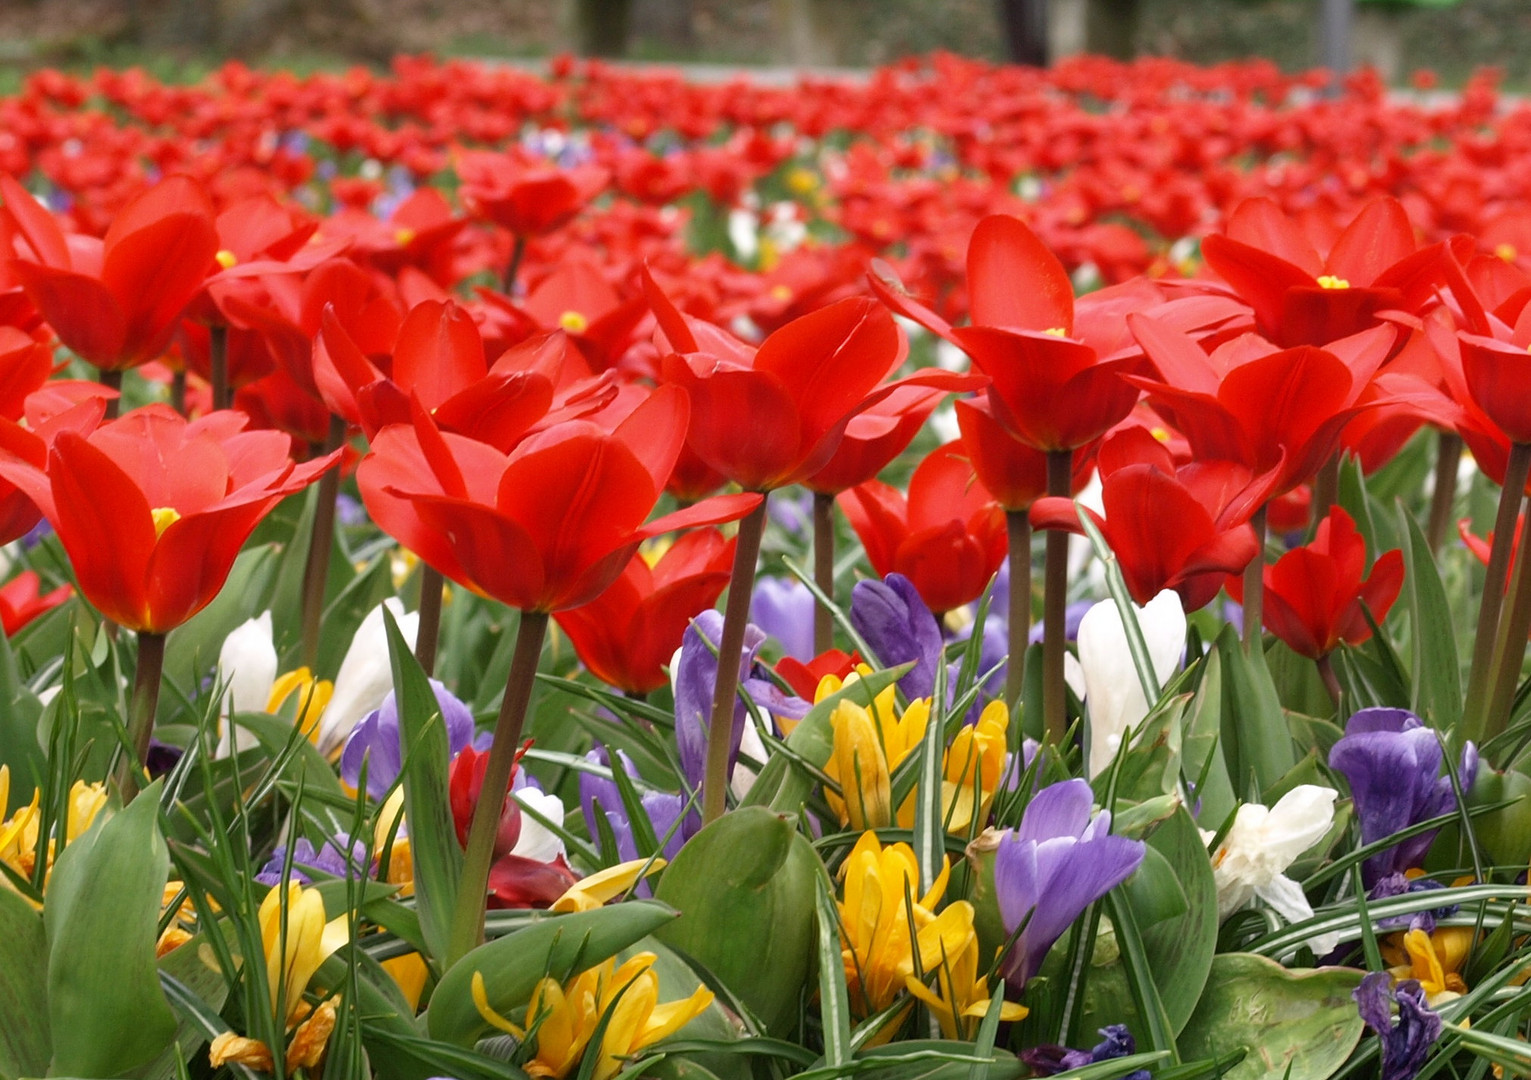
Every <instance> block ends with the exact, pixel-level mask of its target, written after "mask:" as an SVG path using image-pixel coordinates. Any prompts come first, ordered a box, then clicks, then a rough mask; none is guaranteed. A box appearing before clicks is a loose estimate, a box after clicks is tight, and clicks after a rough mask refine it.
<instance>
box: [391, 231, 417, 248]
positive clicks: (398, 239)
mask: <svg viewBox="0 0 1531 1080" xmlns="http://www.w3.org/2000/svg"><path fill="white" fill-rule="evenodd" d="M393 242H394V243H395V244H398V245H399V246H400V247H408V246H409V245H410V244H413V243H414V242H415V230H414V229H396V230H394V234H393Z"/></svg>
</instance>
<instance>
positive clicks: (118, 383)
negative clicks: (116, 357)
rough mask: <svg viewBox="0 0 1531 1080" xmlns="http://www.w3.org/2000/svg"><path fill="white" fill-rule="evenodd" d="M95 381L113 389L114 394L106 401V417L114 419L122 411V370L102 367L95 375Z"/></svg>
mask: <svg viewBox="0 0 1531 1080" xmlns="http://www.w3.org/2000/svg"><path fill="white" fill-rule="evenodd" d="M96 381H97V382H99V383H100V384H101V385H102V386H104V387H106V388H107V389H108V390H113V391H115V392H116V393H115V395H114V396H113V397H112V399H111V400H110V401H108V402H107V403H106V419H108V420H115V419H117V417H118V415H119V414H120V413H121V412H122V372H120V371H108V370H106V369H104V368H103V369H102V370H101V372H100V374H98V375H97V376H96Z"/></svg>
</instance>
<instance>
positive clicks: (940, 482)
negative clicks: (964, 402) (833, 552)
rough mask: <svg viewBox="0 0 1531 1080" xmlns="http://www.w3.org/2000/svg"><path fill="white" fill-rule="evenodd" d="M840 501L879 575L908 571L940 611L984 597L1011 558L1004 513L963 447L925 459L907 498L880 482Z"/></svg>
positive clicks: (940, 449)
mask: <svg viewBox="0 0 1531 1080" xmlns="http://www.w3.org/2000/svg"><path fill="white" fill-rule="evenodd" d="M837 501H838V502H839V504H840V509H841V510H843V511H844V512H845V516H846V518H847V519H848V520H849V521H850V523H851V527H852V528H854V529H855V530H856V535H857V536H859V537H861V543H862V545H863V546H864V547H865V548H866V553H867V559H868V560H870V562H871V563H872V568H873V569H874V570H876V571H877V575H878V576H879V577H887V576H888V575H889V574H891V573H899V574H903V575H904V576H905V577H906V578H908V579H909V580H910V581H911V582H913V583H914V587H915V588H916V589H917V590H918V591H919V594H920V597H921V598H922V599H923V600H924V601H925V603H926V604H927V605H928V606H929V607H930V609H931V610H932V611H950V610H951V609H952V608H955V607H961V606H962V605H963V604H966V603H967V602H969V601H970V600H975V599H977V598H978V596H979V594H980V593H982V592H983V590H984V589H985V587H987V586H988V584H989V579H990V578H992V577H993V576H994V573H995V571H996V570H998V569H999V564H1000V563H1001V562H1003V561H1004V558H1005V551H1006V549H1007V536H1006V530H1005V514H1004V511H1003V510H1002V509H1000V506H999V504H998V503H996V502H995V501H994V497H993V496H992V495H990V494H989V493H988V491H987V490H985V489H984V487H983V485H982V484H980V483H979V482H978V480H977V478H976V477H975V476H974V475H973V467H972V465H970V464H969V463H968V461H967V459H966V458H965V457H964V456H963V450H962V444H961V443H948V444H946V445H945V446H941V447H938V448H936V449H935V450H933V451H931V453H930V455H929V456H928V457H926V458H925V460H924V461H922V462H920V464H919V466H918V467H917V468H916V469H915V470H914V475H913V476H912V477H910V480H909V496H908V498H907V499H906V498H905V497H904V496H903V495H902V494H900V493H899V492H898V491H897V490H896V489H894V488H892V487H889V486H888V485H887V484H884V483H882V482H881V481H880V480H872V481H869V482H867V483H865V484H862V485H860V486H859V487H854V488H851V489H850V490H849V491H847V492H845V493H843V494H842V495H840V497H839V499H838V500H837Z"/></svg>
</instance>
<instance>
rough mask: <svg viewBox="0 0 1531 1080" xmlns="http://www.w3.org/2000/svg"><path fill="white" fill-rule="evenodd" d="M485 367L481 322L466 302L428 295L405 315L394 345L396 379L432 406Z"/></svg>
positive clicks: (481, 373)
mask: <svg viewBox="0 0 1531 1080" xmlns="http://www.w3.org/2000/svg"><path fill="white" fill-rule="evenodd" d="M486 370H487V366H486V364H485V361H484V343H483V340H482V339H481V338H480V337H479V332H478V326H477V325H476V324H475V323H474V322H473V319H472V317H471V316H470V315H469V314H468V312H467V311H466V310H464V309H463V308H462V307H459V306H458V305H457V304H455V303H453V302H452V301H450V300H448V301H446V302H445V303H438V302H437V301H434V300H427V301H425V302H424V303H423V304H417V305H415V307H414V308H412V309H411V310H410V312H409V314H408V315H407V316H405V318H404V324H403V325H402V326H400V327H399V338H398V341H397V343H395V345H394V349H393V372H392V374H393V381H394V382H396V383H398V384H399V385H400V386H407V387H409V388H410V390H411V391H412V392H413V393H414V394H415V396H416V397H418V398H419V399H420V403H421V404H422V405H424V406H425V407H426V408H427V409H431V410H434V409H436V407H437V406H439V405H440V404H441V403H442V402H444V401H446V400H447V399H448V398H450V397H451V396H452V395H453V394H456V393H457V392H459V391H460V390H463V389H465V388H466V387H469V386H472V385H473V384H474V383H475V382H476V381H477V380H479V379H482V378H483V377H484V374H485V371H486Z"/></svg>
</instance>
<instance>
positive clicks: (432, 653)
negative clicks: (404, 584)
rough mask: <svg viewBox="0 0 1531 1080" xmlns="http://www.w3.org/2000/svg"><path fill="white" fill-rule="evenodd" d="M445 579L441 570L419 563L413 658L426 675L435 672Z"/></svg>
mask: <svg viewBox="0 0 1531 1080" xmlns="http://www.w3.org/2000/svg"><path fill="white" fill-rule="evenodd" d="M445 590H446V580H445V579H444V578H443V577H442V576H441V571H439V570H436V569H433V568H432V567H429V566H427V565H426V564H425V563H423V562H422V563H421V564H420V606H419V607H418V608H417V609H416V610H417V611H419V613H420V625H419V627H418V628H417V630H416V633H415V659H416V660H418V661H420V666H421V667H422V668H424V669H425V673H426V674H427V675H434V674H436V642H437V639H439V638H440V636H441V594H442V593H443V592H444V591H445Z"/></svg>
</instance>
